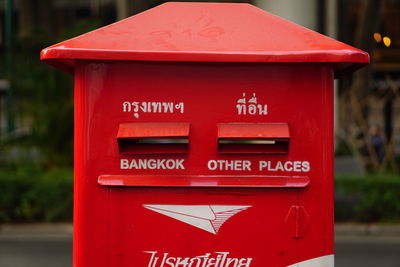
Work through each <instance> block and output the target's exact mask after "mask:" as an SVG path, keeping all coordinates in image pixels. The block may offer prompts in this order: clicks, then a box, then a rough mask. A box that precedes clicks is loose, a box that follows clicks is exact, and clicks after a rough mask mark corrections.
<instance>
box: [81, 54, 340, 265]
mask: <svg viewBox="0 0 400 267" xmlns="http://www.w3.org/2000/svg"><path fill="white" fill-rule="evenodd" d="M75 79H76V83H75V116H76V118H75V121H76V128H75V131H76V132H75V183H76V184H75V213H74V214H75V220H74V225H75V239H74V244H75V246H74V253H75V266H92V265H93V266H152V265H149V264H152V263H154V264H155V265H154V266H162V265H160V264H161V261H162V258H163V257H164V255H166V254H165V253H169V254H168V256H167V257H168V258H169V257H175V258H177V257H181V258H185V257H191V258H193V257H196V256H201V255H205V254H207V253H211V255H210V258H212V257H216V256H217V255H224V254H218V252H226V253H229V254H227V257H228V258H237V259H239V260H242V263H243V264H245V263H246V262H247V261H246V260H243V259H251V260H249V261H251V265H250V264H249V265H248V266H289V265H290V264H294V263H296V262H299V261H302V260H306V259H311V258H316V257H320V256H326V255H331V254H333V197H332V196H333V177H332V173H333V172H332V162H333V158H332V157H333V146H332V140H333V138H332V131H333V129H332V127H333V115H332V110H333V108H332V105H333V90H332V83H333V71H332V69H331V67H330V66H329V65H324V64H263V63H257V64H244V63H242V64H235V63H200V64H199V63H197V64H194V63H159V62H98V61H80V62H77V65H76V72H75ZM243 94H245V97H247V99H250V98H251V97H253V95H254V94H255V96H256V97H257V102H258V104H261V105H268V106H267V107H268V113H267V114H254V115H251V114H246V115H244V114H240V115H239V113H238V112H239V107H238V106H237V105H238V100H239V99H242V98H243ZM248 96H249V97H248ZM125 102H129V103H133V102H138V105H139V109H138V111H137V113H139V116H138V117H135V115H134V114H135V112H134V108H133V107H132V109H131V111H128V110H127V108H125V112H124V103H125ZM247 102H248V101H247ZM143 103H146V104H143ZM147 103H161V104H163V103H174V111H173V112H169V111H167V112H164V109H162V112H157V111H158V109H157V110H155V111H154V112H153V111H151V112H144V111H145V110H144V105H147ZM179 103H183V104H184V111H183V112H181V109H176V108H175V105H177V104H179ZM141 108H142V109H141ZM162 108H164V107H162ZM143 122H147V123H149V122H150V123H152V124H157V123H161V124H160V125H162V123H166V122H173V123H177V122H178V123H188V124H189V125H190V131H189V134H188V139H189V145H188V149H187V151H186V152H184V153H176V154H174V153H150V154H142V153H141V152H140V151H139V152H135V151H133V152H131V153H126V154H124V153H121V148H120V146H119V144H118V141H117V133H118V130H119V127H120V125H122V124H125V123H143ZM221 123H226V124H228V125H229V124H230V123H244V124H249V125H254V124H269V123H270V124H274V123H287V125H288V127H289V131H290V142H289V151H288V153H284V154H268V153H252V151H251V149H250V150H249V151H247V152H246V153H228V154H224V153H221V151H220V149H219V146H218V129H217V126H218V125H219V124H221ZM255 133H257V132H255ZM160 159H162V160H164V159H166V160H169V159H173V160H183V161H180V162H182V165H183V167H184V169H182V167H181V166H180V165H179V164H175V166H172V164H170V165H169V166H166V163H164V164H161V165H160V164H159V165H158V166H157V165H155V166H150V163H149V160H160ZM140 160H147V163H148V166H147V167H145V166H140V163H139V161H140ZM132 161H134V162H136V164H135V163H132ZM210 161H211V162H210ZM126 162H128V163H126ZM214 162H217V163H214ZM243 162H250V165H249V166H245V165H246V164H243ZM265 162H267V163H265ZM279 162H281V163H282V164H283V167H284V168H285V169H282V168H280V167H279V166H277V164H279ZM286 162H292V163H289V164H286V166H285V163H286ZM304 162H307V163H308V164H309V165H308V166H309V167H307V166H304ZM128 165H129V167H128ZM168 167H170V168H171V169H169V168H168ZM152 168H153V169H152ZM105 175H109V176H105ZM99 177H101V178H102V177H103V178H104V180H101V181H100V183H102V185H100V184H99V183H98V182H99V181H98V178H99ZM221 177H222V179H228V181H229V184H228V186H223V183H221V180H220V179H221ZM107 178H108V179H107ZM113 179H114V180H113ZM240 179H241V180H246V179H259V180H260V181H261V182H260V181H259V184H254V185H249V184H246V183H245V185H243V184H242V182H240ZM308 179H309V181H311V182H309V181H308ZM237 180H239V182H237ZM274 181H276V182H274ZM297 181H298V182H297ZM175 182H178V183H179V182H180V183H181V184H179V185H178V186H177V187H176V186H175V184H174V183H175ZM185 183H187V184H186V185H185ZM146 205H154V206H155V205H178V206H179V205H189V206H193V207H194V209H195V208H196V206H203V205H211V206H213V205H227V206H230V205H234V206H248V207H247V208H246V209H245V210H243V211H241V212H240V213H238V214H236V215H234V216H232V217H231V218H229V219H228V220H227V221H226V222H225V223H224V224H223V225H222V226H221V227H220V228H219V231H218V232H217V233H212V232H208V231H205V230H203V229H200V228H198V227H195V226H193V225H190V224H188V223H185V222H182V221H180V220H178V219H174V218H171V217H169V216H165V215H163V214H160V213H158V212H154V210H151V209H147V208H146ZM153 253H156V254H154V255H153ZM152 256H154V257H159V258H160V259H159V260H158V262H157V263H155V262H154V260H153V261H152V263H151V259H152ZM154 259H155V258H154ZM170 262H171V263H172V262H174V263H177V262H176V261H173V260H170ZM132 264H133V265H132ZM165 266H169V265H167V264H166V263H165ZM171 266H179V265H171ZM193 266H196V265H193ZM221 266H228V265H221ZM229 266H247V265H234V262H232V265H229Z"/></svg>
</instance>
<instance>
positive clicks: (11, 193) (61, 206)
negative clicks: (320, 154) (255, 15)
mask: <svg viewBox="0 0 400 267" xmlns="http://www.w3.org/2000/svg"><path fill="white" fill-rule="evenodd" d="M163 2H165V1H160V0H142V1H141V0H36V1H33V0H0V21H1V27H0V49H1V52H2V53H3V54H2V56H1V61H0V266H13V267H18V266H55V265H54V264H52V263H51V256H46V257H47V259H48V260H50V263H49V265H46V264H47V261H46V259H44V256H41V254H40V253H41V252H40V251H41V249H42V250H43V251H49V250H48V249H49V247H50V248H51V249H53V250H54V251H53V253H52V255H58V256H57V258H55V259H58V260H59V259H63V260H64V261H65V262H62V263H61V262H58V264H56V266H70V265H71V264H70V262H71V260H70V253H71V251H70V250H71V248H70V232H71V227H70V222H71V221H72V184H73V180H72V166H73V161H72V159H73V156H72V152H73V151H72V149H73V98H72V92H73V90H72V88H73V83H72V76H70V75H68V74H66V73H63V72H61V71H59V70H56V69H54V68H51V67H49V66H48V65H46V64H44V63H42V62H40V60H39V53H40V50H41V49H43V48H45V47H47V46H50V45H52V44H55V43H57V42H60V41H62V40H65V39H68V38H72V37H74V36H76V35H79V34H82V33H85V32H87V31H90V30H93V29H96V28H98V27H101V26H104V25H107V24H110V23H112V22H115V21H118V20H121V19H124V18H126V17H128V16H131V15H134V14H136V13H138V12H141V11H144V10H146V9H149V8H152V7H154V6H156V5H159V4H161V3H163ZM196 2H205V1H196ZM212 2H247V3H251V4H253V5H256V6H258V7H260V8H262V9H264V10H266V11H269V12H271V13H274V14H276V15H279V16H281V17H283V18H286V19H288V20H290V21H293V22H295V23H297V24H300V25H303V26H305V27H307V28H310V29H312V30H315V31H317V32H320V33H322V34H325V35H328V36H330V37H332V38H335V39H337V40H340V41H342V42H345V43H348V44H350V45H353V46H355V47H358V48H360V49H362V50H364V51H367V52H369V53H370V55H371V64H370V65H369V66H368V67H365V68H363V69H362V70H361V71H358V72H356V73H355V74H353V75H352V76H347V77H345V78H343V79H341V80H339V81H336V82H335V94H336V95H335V99H336V102H335V109H336V110H335V151H336V152H335V172H336V175H335V191H336V193H335V204H336V210H335V216H336V222H337V233H338V235H339V236H338V238H337V243H338V244H337V255H338V257H337V262H338V264H337V266H339V267H345V266H353V267H354V266H358V265H357V259H356V258H354V257H356V256H354V255H358V256H357V257H360V259H358V260H359V261H360V262H361V261H362V260H364V261H366V262H367V263H364V264H363V266H376V265H377V264H383V266H387V267H391V266H400V256H399V255H400V227H398V225H400V117H399V115H400V92H399V87H400V0H254V1H232V0H231V1H212ZM27 224H28V225H29V227H26V225H27ZM38 225H41V226H38ZM29 230H31V231H29ZM44 233H48V235H46V234H44ZM15 236H16V237H17V239H16V240H15V238H14V237H15ZM45 236H49V238H50V239H49V240H52V241H51V242H56V243H51V242H50V241H49V242H50V243H46V242H45V241H43V240H41V239H40V237H42V238H45ZM349 236H350V237H351V238H350V239H349V238H348V237H349ZM365 236H368V237H374V238H375V239H373V238H372V239H363V238H364V237H365ZM13 238H14V239H13ZM357 238H358V239H357ZM359 238H361V239H359ZM376 238H377V239H376ZM18 240H19V241H18ZM21 240H25V241H26V240H29V241H30V242H31V243H29V242H25V241H24V242H22V241H21ZM57 242H59V243H57ZM60 242H61V243H60ZM340 242H342V243H340ZM368 242H369V243H368ZM46 244H47V245H46ZM357 244H358V247H357ZM366 244H369V245H366ZM24 246H25V247H24ZM46 246H49V247H46ZM57 246H60V247H57ZM14 247H15V249H14ZM396 248H397V250H396ZM24 249H25V250H24ZM35 249H36V250H38V253H37V254H35ZM51 249H50V251H52V250H51ZM57 249H58V250H57ZM1 251H3V253H2V252H1ZM352 251H353V252H354V253H353V252H352ZM372 251H375V252H376V251H378V252H379V251H381V252H379V253H383V254H379V253H378V252H376V253H378V254H376V255H375V254H373V253H372ZM18 253H22V254H24V255H25V256H24V257H25V258H26V257H28V258H29V255H31V256H30V257H33V258H35V257H37V258H35V259H36V260H26V262H24V263H21V262H19V261H21V260H22V259H21V257H19V256H18V255H19V254H18ZM357 253H358V254H357ZM371 253H372V254H371ZM385 253H386V254H385ZM388 253H389V254H388ZM47 254H48V253H47ZM6 255H7V256H6ZM10 255H16V256H15V257H16V259H13V258H12V256H10ZM26 255H28V256H26ZM374 255H375V256H376V259H375V258H373V259H372V258H370V257H372V256H374ZM10 257H11V258H10ZM13 260H14V261H13ZM18 260H19V261H18ZM374 260H376V262H375V261H374ZM385 260H386V261H389V262H386V263H385V262H384V261H385ZM56 262H57V261H56ZM7 264H8V265H7ZM18 264H22V265H18ZM35 264H37V265H35ZM62 264H65V265H62ZM346 264H347V265H346ZM360 266H361V265H360Z"/></svg>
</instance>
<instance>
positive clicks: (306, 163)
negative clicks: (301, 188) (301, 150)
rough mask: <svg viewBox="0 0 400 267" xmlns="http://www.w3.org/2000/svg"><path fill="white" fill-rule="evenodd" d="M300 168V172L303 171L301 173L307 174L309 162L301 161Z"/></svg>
mask: <svg viewBox="0 0 400 267" xmlns="http://www.w3.org/2000/svg"><path fill="white" fill-rule="evenodd" d="M301 166H302V168H301V170H302V171H303V172H309V171H310V162H308V161H303V163H302V165H301Z"/></svg>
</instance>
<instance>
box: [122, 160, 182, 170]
mask: <svg viewBox="0 0 400 267" xmlns="http://www.w3.org/2000/svg"><path fill="white" fill-rule="evenodd" d="M184 162H185V159H132V160H129V159H121V161H120V168H121V170H127V169H130V170H132V169H133V170H167V169H168V170H184V169H185V166H184V165H183V163H184Z"/></svg>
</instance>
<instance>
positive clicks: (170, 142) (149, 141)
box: [131, 138, 189, 145]
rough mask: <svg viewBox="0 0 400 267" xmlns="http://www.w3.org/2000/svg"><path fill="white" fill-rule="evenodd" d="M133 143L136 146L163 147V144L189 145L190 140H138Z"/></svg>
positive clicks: (133, 140)
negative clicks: (153, 145) (151, 145)
mask: <svg viewBox="0 0 400 267" xmlns="http://www.w3.org/2000/svg"><path fill="white" fill-rule="evenodd" d="M131 141H132V142H135V143H136V144H149V145H150V144H156V145H162V144H170V145H173V144H189V139H187V138H138V139H132V140H131Z"/></svg>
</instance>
